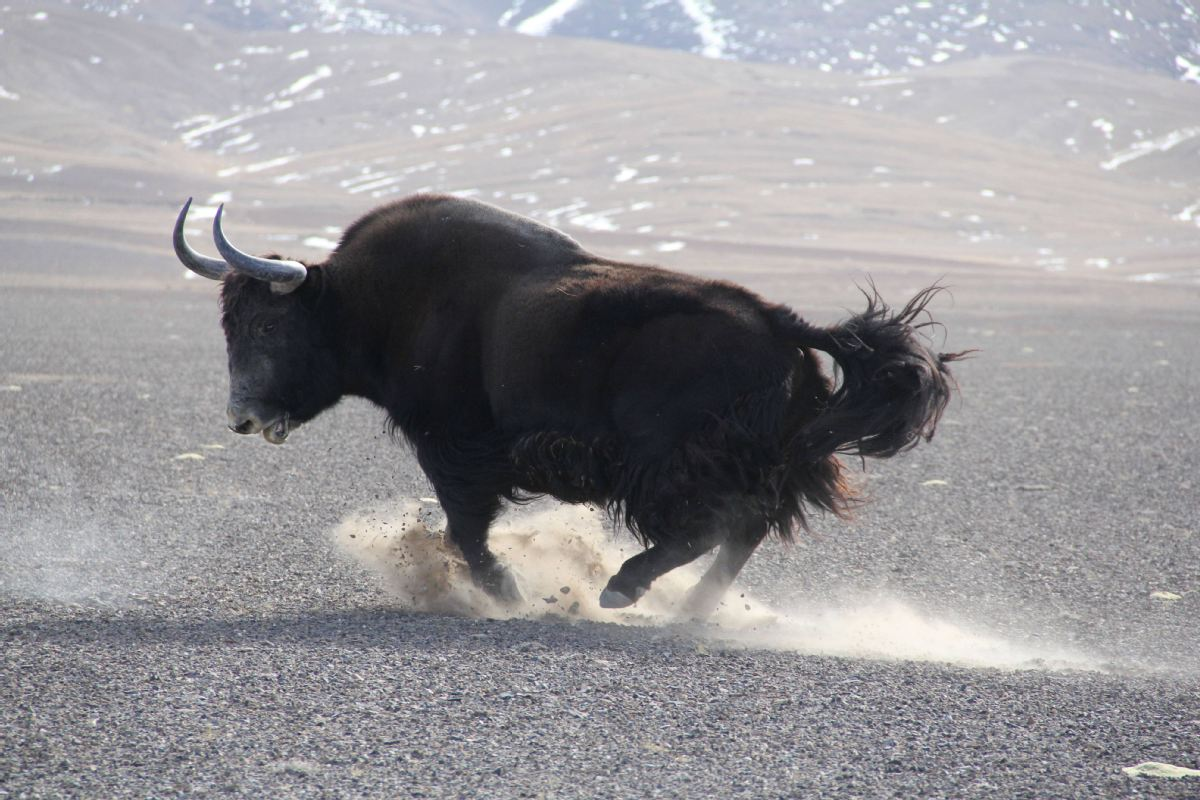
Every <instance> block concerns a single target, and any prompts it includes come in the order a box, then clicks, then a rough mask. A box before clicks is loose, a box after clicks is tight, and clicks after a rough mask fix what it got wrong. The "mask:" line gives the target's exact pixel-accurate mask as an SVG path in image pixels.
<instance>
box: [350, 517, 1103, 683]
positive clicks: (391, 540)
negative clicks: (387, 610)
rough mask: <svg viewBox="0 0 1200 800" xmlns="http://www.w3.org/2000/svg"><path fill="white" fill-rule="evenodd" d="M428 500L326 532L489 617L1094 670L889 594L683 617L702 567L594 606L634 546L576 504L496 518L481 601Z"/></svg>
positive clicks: (421, 604) (858, 653) (802, 649)
mask: <svg viewBox="0 0 1200 800" xmlns="http://www.w3.org/2000/svg"><path fill="white" fill-rule="evenodd" d="M443 528H444V519H443V517H442V516H441V512H440V510H439V509H438V508H437V506H436V504H435V503H432V502H424V503H420V502H416V501H410V502H405V503H401V504H399V505H397V506H396V507H393V508H389V509H384V510H381V511H375V512H362V513H359V514H356V515H354V516H352V517H350V518H349V519H347V520H345V521H344V522H343V523H342V524H340V525H339V526H338V527H337V528H336V529H335V530H334V532H333V536H334V539H335V541H336V543H337V545H338V547H339V548H340V549H341V550H343V551H344V552H346V553H348V554H350V555H351V556H353V557H354V558H355V559H356V560H357V561H359V562H360V563H361V564H362V565H364V566H365V567H367V568H368V569H369V570H371V571H372V572H374V573H376V574H377V575H379V576H380V578H381V579H382V580H383V583H384V587H385V589H386V591H387V592H388V593H389V594H390V595H391V596H392V597H393V598H395V600H396V602H397V603H398V605H399V606H400V607H402V608H405V609H409V610H413V611H423V612H433V613H442V614H454V615H459V616H467V617H485V618H492V619H511V618H526V619H536V618H547V617H549V618H554V617H558V618H564V619H583V620H591V621H595V622H605V623H616V624H624V625H641V626H666V625H672V626H683V629H684V631H686V632H687V633H688V634H689V635H694V636H696V637H697V638H698V639H700V640H701V641H705V642H709V643H711V644H713V645H716V646H728V647H748V648H759V649H770V650H783V651H791V652H798V653H806V654H813V655H818V654H819V655H833V656H844V657H852V658H874V659H884V660H896V659H900V660H914V661H932V662H945V663H952V664H958V665H963V666H969V667H993V668H1000V669H1013V670H1021V669H1050V670H1069V669H1075V670H1094V671H1099V670H1102V669H1103V667H1102V662H1101V661H1099V660H1098V659H1094V658H1091V657H1089V656H1087V655H1085V654H1082V653H1077V652H1071V651H1070V650H1068V649H1066V648H1058V647H1053V646H1044V645H1039V646H1027V645H1023V644H1017V643H1012V642H1009V641H1006V640H1004V639H1003V638H1000V637H997V636H994V635H991V634H988V633H985V632H980V631H974V630H970V629H968V628H966V627H964V626H962V625H960V624H956V623H952V622H949V621H945V620H939V619H935V618H931V617H929V616H927V615H924V614H922V613H920V612H918V611H917V610H916V609H914V608H912V607H911V606H909V605H906V604H905V603H902V602H899V601H897V600H893V599H873V600H869V601H866V602H864V603H862V604H859V605H856V606H853V607H845V606H841V607H834V606H829V607H824V608H817V607H794V608H786V609H781V608H770V607H768V606H767V605H765V604H763V603H760V602H758V601H757V600H755V599H754V598H753V597H751V596H750V595H749V594H747V593H744V592H743V591H741V590H740V589H739V588H738V587H737V586H736V585H735V586H734V588H733V589H731V590H730V592H729V594H728V596H727V597H726V602H724V603H723V604H722V605H721V607H720V608H719V609H718V610H717V612H716V613H715V614H713V616H712V618H711V619H710V620H709V621H708V622H706V623H694V622H689V621H688V620H687V619H685V618H683V617H682V616H681V614H680V610H679V609H678V608H677V606H676V604H677V603H679V602H681V601H682V599H683V598H684V597H685V596H686V594H687V591H688V589H690V588H691V586H692V585H693V584H694V583H695V582H696V581H697V580H698V579H699V577H700V575H701V573H702V571H703V568H702V567H697V566H695V565H692V566H689V567H684V568H681V569H677V570H675V571H674V572H671V573H668V574H667V575H665V576H663V577H662V578H660V579H659V580H658V581H656V582H655V584H654V586H653V588H652V589H651V590H650V592H648V593H647V594H646V596H645V597H643V598H642V599H641V600H640V601H639V602H638V603H637V604H636V605H635V606H633V607H631V608H628V609H622V610H615V611H614V610H611V609H603V608H601V607H600V604H599V595H600V591H601V590H602V589H603V588H604V585H605V583H606V582H607V581H608V578H609V576H610V575H612V574H613V573H614V572H616V571H617V569H618V568H619V567H620V565H621V563H622V562H623V561H624V560H625V559H626V558H628V557H629V556H631V555H633V554H634V553H636V552H638V546H637V544H636V543H635V542H634V541H633V540H632V538H630V537H626V538H627V540H628V541H627V542H625V543H619V542H617V541H615V540H614V538H613V537H612V535H611V534H609V533H608V532H607V531H606V530H605V529H604V525H603V522H602V520H601V518H600V515H599V514H598V513H597V512H595V511H591V510H588V509H586V508H582V507H568V506H563V507H553V508H549V509H546V510H538V511H535V512H532V513H527V514H523V515H513V516H512V517H510V518H507V519H502V520H500V521H499V522H497V524H496V525H495V526H494V527H493V530H492V533H491V536H490V541H491V543H492V547H493V550H494V551H495V552H496V554H497V555H498V556H500V557H501V558H502V559H503V560H504V561H505V562H506V563H507V564H509V566H510V567H511V568H512V569H513V570H514V572H515V573H516V576H517V579H518V582H519V583H520V586H521V591H522V592H523V593H524V596H525V599H524V601H523V602H522V603H520V604H517V605H515V606H508V605H503V604H500V603H497V602H495V601H493V600H492V599H491V598H490V597H489V596H488V595H487V594H485V593H484V592H483V591H481V590H480V589H478V588H477V587H475V585H474V584H473V583H472V582H471V579H470V575H469V573H468V571H467V567H466V564H465V563H464V562H463V561H462V558H461V556H459V554H458V553H457V551H456V550H455V549H454V548H453V547H451V546H449V545H448V544H447V543H446V541H445V539H444V536H443V534H442V529H443Z"/></svg>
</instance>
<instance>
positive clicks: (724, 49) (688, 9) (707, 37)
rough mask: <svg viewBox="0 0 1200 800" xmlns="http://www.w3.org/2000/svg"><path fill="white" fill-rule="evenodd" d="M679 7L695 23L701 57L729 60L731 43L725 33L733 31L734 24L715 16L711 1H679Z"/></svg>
mask: <svg viewBox="0 0 1200 800" xmlns="http://www.w3.org/2000/svg"><path fill="white" fill-rule="evenodd" d="M679 7H680V8H681V9H682V10H683V13H684V14H685V15H687V18H688V19H690V20H691V21H692V22H693V23H695V26H696V27H695V28H694V30H695V32H696V35H697V36H698V37H700V55H702V56H704V57H705V58H729V57H730V56H729V42H728V41H727V40H726V38H725V33H726V31H730V30H732V29H733V27H734V25H733V23H732V22H730V21H729V20H723V19H717V18H716V17H715V16H713V10H714V9H713V4H712V3H711V2H709V0H679Z"/></svg>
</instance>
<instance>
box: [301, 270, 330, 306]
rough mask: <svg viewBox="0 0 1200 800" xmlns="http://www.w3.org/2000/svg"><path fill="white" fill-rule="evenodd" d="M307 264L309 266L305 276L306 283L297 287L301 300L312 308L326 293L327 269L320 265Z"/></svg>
mask: <svg viewBox="0 0 1200 800" xmlns="http://www.w3.org/2000/svg"><path fill="white" fill-rule="evenodd" d="M306 266H308V274H307V275H305V276H304V283H302V284H300V286H299V287H298V288H297V289H296V294H297V295H298V296H299V298H300V302H302V303H304V305H306V306H308V307H309V308H312V307H313V306H315V305H316V304H317V303H318V302H319V301H320V299H321V296H322V295H323V294H324V293H325V270H324V269H323V268H322V267H321V266H320V265H318V266H315V267H314V266H309V265H306Z"/></svg>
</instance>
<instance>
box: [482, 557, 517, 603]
mask: <svg viewBox="0 0 1200 800" xmlns="http://www.w3.org/2000/svg"><path fill="white" fill-rule="evenodd" d="M471 577H473V578H474V579H475V584H476V585H477V586H479V588H480V589H483V590H484V591H485V592H487V593H488V595H489V596H490V597H491V598H492V599H493V600H495V601H496V602H498V603H504V604H505V605H516V604H517V603H520V602H521V601H522V600H524V599H525V598H524V597H523V596H522V595H521V588H520V587H519V586H518V585H517V579H516V578H514V577H513V574H512V570H510V569H509V568H508V567H506V566H504V565H503V564H493V565H492V566H490V567H489V568H487V569H484V570H480V571H479V572H476V573H473V574H472V576H471Z"/></svg>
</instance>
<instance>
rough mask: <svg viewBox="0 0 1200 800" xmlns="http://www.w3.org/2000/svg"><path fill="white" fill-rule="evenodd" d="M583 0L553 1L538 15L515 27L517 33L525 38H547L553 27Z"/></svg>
mask: <svg viewBox="0 0 1200 800" xmlns="http://www.w3.org/2000/svg"><path fill="white" fill-rule="evenodd" d="M582 2H583V0H555V2H553V3H551V4H550V5H548V6H546V7H545V8H543V9H542V10H541V11H539V12H538V13H536V14H534V15H533V16H531V17H528V18H526V19H525V20H523V21H522V22H521V23H520V24H519V25H517V33H523V34H525V35H526V36H548V35H549V34H550V32H551V31H552V30H554V27H555V26H556V25H558V23H560V22H562V21H563V19H564V18H565V17H566V16H567V14H570V13H571V12H572V11H574V10H575V9H576V8H578V7H579V6H580V5H581V4H582Z"/></svg>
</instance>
